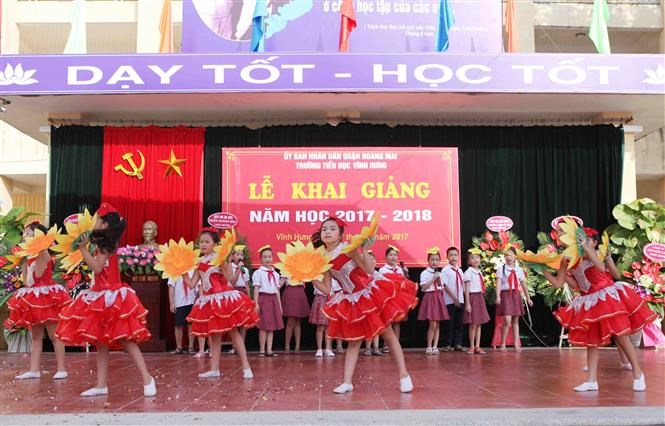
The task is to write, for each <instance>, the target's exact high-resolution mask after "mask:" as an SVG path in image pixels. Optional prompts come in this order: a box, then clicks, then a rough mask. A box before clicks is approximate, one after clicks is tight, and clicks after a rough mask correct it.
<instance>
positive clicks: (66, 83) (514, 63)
mask: <svg viewBox="0 0 665 426" xmlns="http://www.w3.org/2000/svg"><path fill="white" fill-rule="evenodd" d="M214 92H470V93H473V92H476V93H483V92H513V93H617V94H620V93H640V94H661V95H662V94H663V93H664V92H665V56H663V55H573V54H530V55H520V54H498V55H488V54H467V55H460V54H434V53H431V54H408V55H407V54H339V53H328V54H284V55H272V56H270V55H252V54H237V55H232V54H219V55H185V54H179V55H178V54H174V55H167V54H162V55H132V56H121V55H53V56H47V55H44V56H29V55H3V56H0V95H40V94H77V93H214Z"/></svg>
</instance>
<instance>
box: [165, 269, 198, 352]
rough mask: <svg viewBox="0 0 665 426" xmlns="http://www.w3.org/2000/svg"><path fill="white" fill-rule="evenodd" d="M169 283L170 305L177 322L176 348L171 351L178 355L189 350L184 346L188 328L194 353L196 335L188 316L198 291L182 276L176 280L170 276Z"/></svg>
mask: <svg viewBox="0 0 665 426" xmlns="http://www.w3.org/2000/svg"><path fill="white" fill-rule="evenodd" d="M167 285H168V286H169V306H170V310H171V313H173V314H174V323H175V349H174V350H172V351H171V352H170V353H171V354H172V355H176V354H182V353H185V352H187V350H186V348H185V349H183V347H182V336H183V331H184V330H187V337H188V342H189V346H190V348H189V349H190V353H193V352H194V335H193V334H192V330H191V328H190V327H189V324H187V316H188V315H189V313H190V312H191V311H192V307H193V306H194V301H195V300H196V291H195V290H191V289H190V288H189V286H188V285H187V283H185V280H183V279H182V278H178V279H177V280H175V281H174V280H173V279H170V278H169V280H168V281H167Z"/></svg>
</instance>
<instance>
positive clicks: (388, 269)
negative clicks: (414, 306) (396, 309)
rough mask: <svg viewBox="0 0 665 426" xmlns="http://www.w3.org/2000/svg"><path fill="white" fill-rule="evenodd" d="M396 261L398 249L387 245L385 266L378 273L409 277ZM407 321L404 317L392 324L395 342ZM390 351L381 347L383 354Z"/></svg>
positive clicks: (407, 272) (404, 268)
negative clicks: (403, 323) (395, 337)
mask: <svg viewBox="0 0 665 426" xmlns="http://www.w3.org/2000/svg"><path fill="white" fill-rule="evenodd" d="M398 260H399V249H398V248H397V247H395V246H393V245H388V248H387V249H386V264H385V265H383V266H382V267H381V268H380V269H379V272H380V273H382V274H383V275H386V274H397V275H401V276H402V277H404V278H408V277H409V269H408V268H407V267H406V266H404V262H400V264H399V266H398V263H397V262H398ZM407 319H408V317H404V319H402V321H396V322H394V323H393V331H394V332H395V336H397V340H399V336H400V332H401V323H402V322H405V321H406V320H407ZM389 350H390V349H389V348H388V346H387V345H384V346H383V352H388V351H389Z"/></svg>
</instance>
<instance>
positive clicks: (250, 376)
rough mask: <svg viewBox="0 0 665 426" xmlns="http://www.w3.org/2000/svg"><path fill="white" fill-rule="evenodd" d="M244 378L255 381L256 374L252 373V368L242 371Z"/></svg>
mask: <svg viewBox="0 0 665 426" xmlns="http://www.w3.org/2000/svg"><path fill="white" fill-rule="evenodd" d="M242 377H243V378H244V379H253V378H254V373H252V369H251V368H246V369H244V370H242Z"/></svg>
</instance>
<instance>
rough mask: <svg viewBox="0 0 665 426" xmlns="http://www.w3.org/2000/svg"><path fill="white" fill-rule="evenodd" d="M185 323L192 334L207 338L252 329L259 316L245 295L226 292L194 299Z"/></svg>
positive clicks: (250, 300)
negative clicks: (236, 329) (189, 325)
mask: <svg viewBox="0 0 665 426" xmlns="http://www.w3.org/2000/svg"><path fill="white" fill-rule="evenodd" d="M187 321H189V322H190V323H192V327H191V330H192V334H194V335H195V336H199V337H208V336H210V335H211V334H223V333H228V332H229V331H231V330H233V329H234V328H236V327H246V328H251V327H254V326H255V325H256V323H257V322H258V321H259V316H258V315H257V313H256V304H255V303H254V301H253V300H252V299H251V298H250V297H249V296H248V295H247V294H246V293H244V292H242V291H238V290H226V291H220V292H217V293H209V294H204V295H202V296H200V297H199V298H198V299H196V302H194V306H193V307H192V311H191V312H190V313H189V316H188V317H187Z"/></svg>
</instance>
